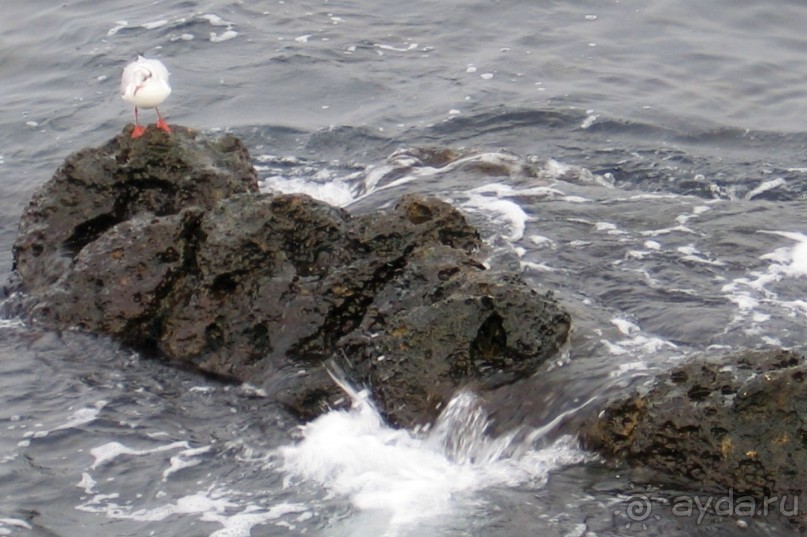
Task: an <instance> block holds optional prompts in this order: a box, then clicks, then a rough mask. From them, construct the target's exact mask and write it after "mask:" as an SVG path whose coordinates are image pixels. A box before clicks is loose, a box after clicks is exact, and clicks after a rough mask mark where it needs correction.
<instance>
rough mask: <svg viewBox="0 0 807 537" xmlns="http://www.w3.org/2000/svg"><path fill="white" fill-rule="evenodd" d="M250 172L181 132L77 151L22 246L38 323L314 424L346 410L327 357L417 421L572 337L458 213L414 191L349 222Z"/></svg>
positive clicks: (241, 155) (514, 373)
mask: <svg viewBox="0 0 807 537" xmlns="http://www.w3.org/2000/svg"><path fill="white" fill-rule="evenodd" d="M248 163H249V158H248V155H247V153H246V150H245V149H243V147H242V146H240V144H239V143H238V142H237V141H236V140H234V139H231V138H225V139H223V140H220V141H216V142H213V141H209V140H206V139H200V138H198V137H197V136H196V135H195V134H194V133H192V132H191V131H187V130H185V129H181V128H178V129H176V131H175V133H174V134H172V135H171V136H170V137H168V136H166V135H164V134H163V133H160V132H159V131H153V130H152V131H149V134H147V136H145V137H143V138H140V139H138V140H135V141H131V140H129V138H128V133H127V132H126V131H124V133H123V134H122V135H121V136H118V137H117V138H116V139H114V140H113V141H111V142H110V143H108V144H107V145H106V146H104V147H103V148H101V149H98V150H84V151H81V152H79V153H77V154H76V155H73V156H71V157H69V158H68V160H67V163H66V164H65V165H64V166H63V167H62V168H61V169H60V170H59V171H58V172H57V174H56V176H55V177H54V179H53V180H51V182H49V183H48V184H47V185H46V186H45V187H43V188H42V189H41V190H40V191H39V192H38V193H37V195H36V196H35V197H34V200H33V201H32V204H31V206H30V207H29V208H28V210H27V211H26V213H25V215H24V216H23V219H22V222H21V226H20V229H21V234H20V239H19V240H18V241H17V245H16V247H15V256H16V258H17V266H18V269H19V272H20V275H21V276H22V278H23V281H24V283H25V285H26V286H27V288H28V290H29V291H30V293H31V294H32V295H33V297H34V298H35V300H34V305H33V306H32V307H31V311H32V312H33V314H34V315H35V316H36V317H37V318H38V319H41V320H43V321H46V322H50V323H52V324H53V325H54V326H57V327H63V328H64V327H79V328H82V329H85V330H89V331H93V332H100V333H105V334H111V335H113V336H115V337H118V338H120V339H121V340H122V341H124V342H126V343H128V344H130V345H132V346H135V347H137V348H140V349H146V350H148V351H151V352H154V353H157V354H159V355H162V356H165V357H168V358H170V359H172V360H176V361H180V362H183V363H189V364H193V365H194V366H195V367H198V368H199V369H201V370H203V371H205V372H209V373H212V374H215V375H219V376H222V377H228V378H232V379H234V380H237V381H246V382H250V383H252V384H255V385H259V386H262V387H263V388H264V389H265V390H266V391H267V392H268V393H269V394H270V395H271V396H272V397H276V398H277V399H279V400H281V401H283V402H284V403H285V404H286V405H288V406H289V407H290V408H292V409H293V410H295V411H296V412H297V413H298V414H300V415H301V416H304V417H311V416H315V415H317V414H318V413H320V412H322V411H323V410H324V409H325V408H327V407H329V406H334V405H338V404H340V401H342V402H344V399H345V398H344V394H342V393H341V392H340V390H339V388H338V386H337V384H336V383H335V382H334V380H333V379H332V378H331V377H330V375H329V373H328V369H327V367H329V365H328V364H331V365H330V367H338V368H340V369H341V370H342V372H343V373H344V374H345V375H346V377H347V379H348V380H349V381H350V382H351V383H353V384H354V385H357V386H367V387H369V388H370V389H371V391H372V393H373V395H374V397H375V400H376V402H377V404H378V405H379V408H380V410H381V411H382V413H384V415H385V416H386V417H387V418H388V419H389V421H390V422H392V423H395V424H399V425H404V426H411V425H415V424H418V423H425V422H429V421H431V420H432V419H433V418H434V416H435V415H436V412H437V410H438V409H439V408H440V407H441V406H442V405H444V404H445V403H446V402H447V401H448V399H449V398H450V397H451V395H452V393H453V392H454V391H455V390H456V389H457V388H458V387H460V386H466V385H473V386H475V387H477V388H478V389H483V390H484V389H491V388H495V387H498V386H501V385H504V384H508V383H512V382H514V381H515V380H517V379H520V378H524V377H526V376H528V375H531V374H532V373H533V372H535V371H536V369H537V368H538V366H539V365H540V364H541V363H542V362H543V361H544V360H545V359H546V358H548V357H550V356H552V355H553V354H554V353H555V352H556V351H557V350H558V348H559V347H560V345H562V344H563V343H564V342H565V340H566V338H567V335H568V330H569V324H570V321H569V317H568V315H567V314H566V313H564V312H562V311H561V310H559V308H558V307H557V305H556V303H555V302H554V300H552V298H551V297H548V296H545V295H541V294H538V293H537V292H535V291H534V290H532V289H530V288H529V287H528V286H527V285H526V284H525V283H524V282H523V281H521V280H520V279H519V278H518V277H516V276H512V275H502V274H497V273H494V272H492V271H488V270H485V269H484V267H483V266H482V265H481V264H480V263H479V261H477V260H476V259H475V258H474V254H475V252H476V251H477V250H478V249H479V248H480V246H481V243H480V240H479V237H478V234H477V232H476V231H475V230H474V229H473V228H472V227H471V226H469V225H468V223H467V222H466V220H465V218H464V217H463V216H462V215H461V214H460V213H459V212H458V211H457V210H455V209H454V208H453V207H451V206H450V205H448V204H446V203H444V202H441V201H439V200H437V199H431V198H424V197H421V196H406V197H404V198H402V199H401V200H400V201H399V203H398V204H397V205H395V206H394V207H393V208H391V209H387V210H382V211H378V212H376V213H373V214H365V215H362V216H355V217H354V216H351V215H350V214H349V213H347V212H346V211H344V210H342V209H338V208H334V207H331V206H329V205H327V204H325V203H321V202H318V201H315V200H313V199H311V198H310V197H308V196H304V195H280V196H272V195H266V194H257V193H254V190H256V182H255V175H254V171H253V170H252V168H251V167H250V166H249V164H248Z"/></svg>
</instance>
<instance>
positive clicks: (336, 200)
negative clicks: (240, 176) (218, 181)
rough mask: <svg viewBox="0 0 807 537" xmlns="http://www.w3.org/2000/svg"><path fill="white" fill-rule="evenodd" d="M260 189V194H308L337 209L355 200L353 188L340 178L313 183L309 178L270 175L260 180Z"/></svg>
mask: <svg viewBox="0 0 807 537" xmlns="http://www.w3.org/2000/svg"><path fill="white" fill-rule="evenodd" d="M260 189H261V191H262V192H272V193H279V194H297V193H300V194H308V195H309V196H311V197H312V198H314V199H317V200H320V201H324V202H326V203H329V204H331V205H336V206H337V207H344V206H346V205H349V204H350V203H351V202H353V201H354V200H355V199H356V196H355V194H354V189H355V187H354V186H353V185H352V184H351V183H349V182H348V181H345V180H343V179H340V178H333V179H332V180H326V181H315V180H312V179H310V178H305V179H303V178H297V177H286V176H282V175H272V176H270V177H266V178H264V179H262V180H261V182H260Z"/></svg>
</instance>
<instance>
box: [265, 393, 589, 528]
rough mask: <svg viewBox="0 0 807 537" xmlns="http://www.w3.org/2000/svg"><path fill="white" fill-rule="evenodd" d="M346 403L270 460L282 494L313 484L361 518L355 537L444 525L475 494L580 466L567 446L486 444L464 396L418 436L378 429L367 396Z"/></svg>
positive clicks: (482, 418)
mask: <svg viewBox="0 0 807 537" xmlns="http://www.w3.org/2000/svg"><path fill="white" fill-rule="evenodd" d="M351 395H352V397H353V398H354V399H353V400H354V404H353V407H352V409H350V410H341V411H332V412H329V413H327V414H325V415H323V416H320V417H319V418H317V419H315V420H314V421H312V422H310V423H308V424H306V425H304V426H302V427H301V436H302V437H301V439H300V441H299V442H297V443H296V444H294V445H289V446H284V447H281V448H280V449H279V450H278V455H279V459H280V461H281V462H280V468H281V470H282V471H283V472H285V473H286V476H287V477H286V480H285V483H286V486H292V485H296V484H299V483H300V482H313V483H315V484H317V485H319V486H322V487H324V488H325V489H326V490H327V491H328V492H329V494H331V495H336V496H339V497H343V498H348V499H349V501H350V502H351V504H352V505H353V506H354V507H355V508H357V509H358V510H360V511H361V512H362V514H364V515H366V517H365V518H366V520H365V521H364V522H363V527H362V530H361V532H362V534H367V535H386V536H395V535H401V534H404V533H407V530H412V529H414V528H413V526H414V525H415V524H416V523H417V526H418V527H420V525H421V524H422V523H435V521H437V520H438V519H439V520H447V519H449V518H451V516H453V515H461V514H463V513H464V512H465V511H466V510H467V509H469V508H473V505H474V504H475V500H476V499H475V498H474V493H478V492H480V491H482V490H483V489H486V488H490V487H512V486H515V485H519V484H529V485H530V486H535V487H541V486H543V485H544V484H545V483H546V481H547V479H548V476H549V473H550V472H551V471H552V470H553V469H556V468H558V467H560V466H563V465H568V464H573V463H577V462H580V461H582V460H584V458H585V456H584V454H583V453H582V452H581V451H580V450H578V449H577V448H576V447H575V443H574V442H573V441H572V439H570V438H568V437H567V438H562V439H560V440H558V441H557V442H555V443H554V444H552V445H549V446H544V447H540V448H538V447H535V442H536V437H535V436H534V435H533V436H528V438H527V440H522V441H520V442H519V443H516V442H515V441H514V439H515V437H516V435H515V433H513V434H510V435H505V436H502V437H499V438H495V439H493V438H490V437H488V436H487V435H486V434H485V430H486V428H487V426H488V423H489V421H488V416H487V414H486V413H485V411H484V410H483V409H482V407H481V406H480V405H479V402H478V400H477V398H476V396H474V395H473V394H472V393H470V392H461V393H459V394H457V395H456V396H455V397H454V399H452V401H451V402H450V404H449V405H447V407H446V409H445V410H444V412H443V413H442V415H441V416H440V418H439V419H438V421H437V422H436V423H435V426H434V427H433V428H432V429H431V430H430V431H429V432H427V433H422V434H418V433H413V432H410V431H407V430H402V429H393V428H390V427H388V426H387V425H385V424H384V422H383V420H382V419H381V417H380V416H379V414H378V412H377V411H376V410H375V408H374V407H373V405H372V404H371V402H370V401H369V400H368V394H367V392H366V391H362V392H359V393H356V392H351ZM360 516H361V515H360ZM351 531H353V530H351Z"/></svg>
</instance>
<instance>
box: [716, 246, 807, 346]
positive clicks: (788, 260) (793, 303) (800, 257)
mask: <svg viewBox="0 0 807 537" xmlns="http://www.w3.org/2000/svg"><path fill="white" fill-rule="evenodd" d="M759 233H766V234H770V235H778V236H781V237H784V238H787V239H790V240H792V241H795V244H794V245H792V246H783V247H780V248H777V249H775V250H774V251H773V252H770V253H768V254H764V255H762V256H760V259H761V260H763V261H767V262H768V263H769V264H768V267H767V269H766V270H765V271H764V272H762V271H759V270H756V271H752V272H750V273H749V275H748V276H743V277H740V278H736V279H734V280H733V281H732V282H730V283H727V284H725V285H724V286H723V288H722V292H723V293H724V294H726V296H727V297H728V299H729V300H730V301H732V302H733V303H734V304H736V306H737V308H738V313H737V316H736V317H735V321H739V320H742V319H743V318H745V317H747V316H749V315H750V316H751V317H752V319H753V320H754V321H755V322H758V323H764V322H766V321H767V320H768V319H770V313H767V312H765V311H762V308H761V307H762V306H763V305H767V306H773V307H774V308H781V309H783V310H784V311H786V312H787V313H788V315H791V316H803V317H807V301H805V300H802V299H794V300H786V299H783V298H781V297H780V296H779V293H778V292H777V288H776V284H778V283H779V282H782V281H783V280H788V279H792V278H803V277H804V276H807V235H805V234H803V233H796V232H789V231H759ZM788 290H789V289H788ZM769 343H773V344H780V342H779V341H778V340H776V339H773V338H771V339H770V340H769Z"/></svg>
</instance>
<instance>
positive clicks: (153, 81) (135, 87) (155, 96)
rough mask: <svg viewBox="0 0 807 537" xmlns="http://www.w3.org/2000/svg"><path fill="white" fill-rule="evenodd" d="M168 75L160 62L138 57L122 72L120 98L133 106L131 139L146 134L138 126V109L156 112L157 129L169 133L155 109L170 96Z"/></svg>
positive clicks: (143, 128) (166, 124) (140, 126)
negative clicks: (133, 119)
mask: <svg viewBox="0 0 807 537" xmlns="http://www.w3.org/2000/svg"><path fill="white" fill-rule="evenodd" d="M169 74H170V73H169V72H168V69H166V68H165V65H163V62H161V61H160V60H154V59H147V58H144V57H143V56H140V55H138V56H137V60H135V61H133V62H132V63H130V64H129V65H127V66H126V69H124V70H123V76H122V77H121V81H120V91H121V97H123V100H124V101H127V102H130V103H132V104H134V114H135V128H134V130H133V131H132V139H134V138H139V137H141V136H143V134H144V133H145V132H146V128H145V127H144V126H142V125H141V124H140V121H139V119H138V117H137V109H138V108H153V109H154V110H156V111H157V118H158V119H157V128H158V129H160V130H162V131H165V132H171V127H169V126H168V123H166V122H165V120H164V119H163V117H162V116H161V115H160V110H159V109H158V108H157V107H158V106H160V105H161V104H162V102H163V101H164V100H165V99H167V98H168V96H169V95H171V86H169V85H168V76H169Z"/></svg>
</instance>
